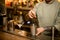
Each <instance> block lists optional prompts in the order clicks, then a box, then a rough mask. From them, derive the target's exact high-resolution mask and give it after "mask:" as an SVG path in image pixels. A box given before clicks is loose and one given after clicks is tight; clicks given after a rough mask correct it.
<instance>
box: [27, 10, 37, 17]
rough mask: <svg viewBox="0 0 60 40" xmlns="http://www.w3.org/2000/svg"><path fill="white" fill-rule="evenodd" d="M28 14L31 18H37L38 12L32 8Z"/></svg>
mask: <svg viewBox="0 0 60 40" xmlns="http://www.w3.org/2000/svg"><path fill="white" fill-rule="evenodd" d="M28 16H29V17H30V18H36V13H35V12H34V11H32V10H31V11H29V13H28Z"/></svg>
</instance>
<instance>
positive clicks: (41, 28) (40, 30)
mask: <svg viewBox="0 0 60 40" xmlns="http://www.w3.org/2000/svg"><path fill="white" fill-rule="evenodd" d="M44 30H45V29H44V28H43V27H40V28H37V33H36V36H38V35H39V34H40V33H42V32H44Z"/></svg>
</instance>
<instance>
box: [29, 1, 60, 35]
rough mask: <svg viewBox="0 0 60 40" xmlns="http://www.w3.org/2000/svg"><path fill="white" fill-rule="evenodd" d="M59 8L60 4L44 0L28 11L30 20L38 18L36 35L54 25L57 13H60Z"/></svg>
mask: <svg viewBox="0 0 60 40" xmlns="http://www.w3.org/2000/svg"><path fill="white" fill-rule="evenodd" d="M59 7H60V3H59V2H58V1H57V0H44V1H43V2H40V3H37V4H36V6H35V7H34V8H33V9H32V10H31V11H29V13H28V15H29V17H30V18H32V19H33V18H38V22H39V28H37V34H36V35H39V34H40V33H42V32H44V31H45V30H47V29H49V28H50V27H53V26H54V25H56V19H57V17H58V13H60V10H59ZM36 14H37V16H36ZM57 28H60V27H57Z"/></svg>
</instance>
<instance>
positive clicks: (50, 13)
mask: <svg viewBox="0 0 60 40" xmlns="http://www.w3.org/2000/svg"><path fill="white" fill-rule="evenodd" d="M58 9H59V6H58V3H53V4H46V3H41V4H40V5H39V6H38V9H37V11H36V13H37V17H38V21H39V25H40V26H52V25H54V22H55V19H56V17H57V14H58Z"/></svg>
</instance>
